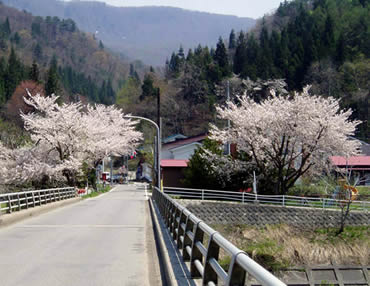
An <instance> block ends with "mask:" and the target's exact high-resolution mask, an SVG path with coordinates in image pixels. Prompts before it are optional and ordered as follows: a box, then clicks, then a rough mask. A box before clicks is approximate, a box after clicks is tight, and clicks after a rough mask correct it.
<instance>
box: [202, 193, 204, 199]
mask: <svg viewBox="0 0 370 286" xmlns="http://www.w3.org/2000/svg"><path fill="white" fill-rule="evenodd" d="M202 201H204V190H202Z"/></svg>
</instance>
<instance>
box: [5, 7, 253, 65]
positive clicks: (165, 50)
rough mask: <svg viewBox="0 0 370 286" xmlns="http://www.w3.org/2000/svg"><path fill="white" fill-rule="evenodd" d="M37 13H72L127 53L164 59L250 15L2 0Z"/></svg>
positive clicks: (244, 23)
mask: <svg viewBox="0 0 370 286" xmlns="http://www.w3.org/2000/svg"><path fill="white" fill-rule="evenodd" d="M3 3H4V4H7V5H10V6H13V7H16V8H19V9H25V10H27V11H29V12H31V13H33V14H34V15H38V16H58V17H60V18H64V19H67V18H71V19H72V20H74V21H75V22H76V23H77V26H78V27H79V28H80V29H81V30H83V31H86V32H90V33H95V35H96V37H97V38H98V39H100V40H102V41H103V42H104V44H105V45H106V46H107V47H110V48H112V49H114V50H116V51H119V52H121V53H123V54H124V55H126V56H128V57H129V58H131V59H139V60H141V61H143V62H145V63H147V64H152V65H162V66H163V65H164V63H165V61H166V58H167V56H168V54H170V53H171V52H172V51H173V50H175V49H177V48H178V46H179V45H181V44H182V45H183V48H184V49H185V50H187V49H189V48H193V47H194V46H196V45H198V44H201V45H208V46H215V45H216V43H215V41H214V39H217V38H218V37H219V36H221V37H223V38H226V37H227V36H228V33H229V32H230V30H231V29H234V30H236V31H238V30H244V31H246V30H248V29H250V28H251V27H252V26H253V25H254V24H255V20H254V19H251V18H241V17H237V16H231V15H220V14H212V13H207V12H199V11H191V10H185V9H182V8H173V7H166V6H160V7H157V6H148V7H115V6H111V5H108V4H105V3H102V2H91V1H70V2H62V1H56V0H52V1H50V0H49V1H46V0H33V1H26V0H3Z"/></svg>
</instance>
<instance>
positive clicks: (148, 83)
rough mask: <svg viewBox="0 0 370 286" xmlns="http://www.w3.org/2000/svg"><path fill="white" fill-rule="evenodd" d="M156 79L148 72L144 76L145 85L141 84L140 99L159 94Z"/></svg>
mask: <svg viewBox="0 0 370 286" xmlns="http://www.w3.org/2000/svg"><path fill="white" fill-rule="evenodd" d="M153 83H154V81H153V78H152V76H151V75H150V74H146V75H145V77H144V81H143V85H142V86H141V90H142V93H141V95H140V100H141V101H142V100H144V99H145V98H147V97H152V96H155V95H157V92H156V88H155V87H154V85H153Z"/></svg>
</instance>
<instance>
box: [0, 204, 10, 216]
mask: <svg viewBox="0 0 370 286" xmlns="http://www.w3.org/2000/svg"><path fill="white" fill-rule="evenodd" d="M6 207H8V203H1V204H0V209H2V208H6ZM5 211H6V210H1V211H0V214H1V213H2V212H5Z"/></svg>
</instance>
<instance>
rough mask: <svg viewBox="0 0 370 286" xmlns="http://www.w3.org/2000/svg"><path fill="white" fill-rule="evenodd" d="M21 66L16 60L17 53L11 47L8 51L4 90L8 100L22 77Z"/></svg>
mask: <svg viewBox="0 0 370 286" xmlns="http://www.w3.org/2000/svg"><path fill="white" fill-rule="evenodd" d="M22 69H23V66H22V64H21V62H20V61H19V60H18V58H17V55H16V53H15V51H14V49H13V47H12V49H11V51H10V56H9V60H8V68H7V72H6V75H5V79H6V80H5V90H6V99H7V100H8V99H9V98H10V97H11V96H12V94H13V92H14V90H15V89H16V87H17V85H18V84H19V83H20V81H21V80H22V77H23V70H22Z"/></svg>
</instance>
